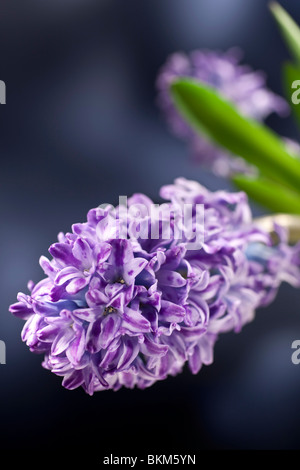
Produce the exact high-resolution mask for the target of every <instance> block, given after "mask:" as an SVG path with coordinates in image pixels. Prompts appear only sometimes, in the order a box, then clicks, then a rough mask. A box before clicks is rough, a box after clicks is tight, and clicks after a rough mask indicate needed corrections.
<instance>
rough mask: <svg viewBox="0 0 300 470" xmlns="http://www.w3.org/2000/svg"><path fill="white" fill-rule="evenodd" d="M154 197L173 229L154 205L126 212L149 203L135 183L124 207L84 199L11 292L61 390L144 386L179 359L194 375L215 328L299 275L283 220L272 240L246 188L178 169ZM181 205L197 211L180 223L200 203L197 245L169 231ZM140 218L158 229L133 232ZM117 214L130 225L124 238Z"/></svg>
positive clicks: (247, 316)
mask: <svg viewBox="0 0 300 470" xmlns="http://www.w3.org/2000/svg"><path fill="white" fill-rule="evenodd" d="M160 196H161V197H162V198H164V199H165V200H167V201H168V202H167V203H166V207H167V208H169V209H170V214H171V219H170V232H169V238H166V237H165V236H163V235H164V234H163V230H162V227H163V224H162V216H161V214H160V215H159V212H158V211H157V212H155V210H154V211H152V213H151V217H150V211H148V212H147V211H144V212H143V211H142V210H141V211H140V213H137V212H134V211H131V212H130V209H132V208H135V207H136V206H137V205H138V207H143V208H145V209H150V208H151V207H153V203H152V201H151V200H150V199H149V198H147V197H146V196H144V195H142V194H135V195H134V196H132V197H131V198H130V199H129V200H128V205H127V207H125V206H122V207H121V206H120V207H118V208H116V209H117V210H113V208H112V207H110V206H107V207H106V208H101V207H99V208H95V209H92V210H90V211H89V212H88V214H87V221H86V222H84V223H78V224H74V225H73V226H72V231H71V232H70V233H66V234H60V235H59V240H58V243H54V244H53V245H51V247H50V249H49V252H50V255H51V257H52V259H51V260H49V259H47V258H46V257H41V259H40V264H41V267H42V268H43V270H44V272H45V275H46V277H45V278H44V279H43V280H41V281H40V282H38V283H37V284H36V285H34V284H33V282H30V283H29V290H30V291H31V292H30V294H29V295H25V294H23V293H20V294H18V302H17V303H15V304H14V305H11V306H10V311H11V312H12V313H13V314H14V315H16V316H17V317H20V318H22V319H23V320H26V323H25V325H24V327H23V330H22V340H23V341H25V342H26V344H27V345H28V347H29V348H30V350H31V351H32V352H36V353H42V354H44V361H43V366H44V367H45V368H46V369H49V370H51V371H52V372H53V373H55V374H56V375H58V376H62V377H63V381H62V384H63V386H64V387H66V388H68V389H75V388H77V387H80V386H82V387H83V389H84V390H85V391H86V392H87V393H89V394H90V395H92V394H93V393H94V392H95V391H99V390H106V389H113V390H118V389H119V388H120V387H122V386H125V387H129V388H133V387H135V386H137V387H139V388H142V389H143V388H145V387H149V386H150V385H152V384H154V383H155V382H156V381H158V380H163V379H165V378H166V377H167V376H169V375H176V374H178V373H179V372H181V371H182V369H183V367H184V365H185V364H186V363H188V365H189V368H190V370H191V371H192V373H194V374H196V373H197V372H198V371H199V370H200V369H201V366H202V365H203V364H205V365H208V364H211V363H212V362H213V350H214V344H215V342H216V340H217V339H218V337H219V335H220V334H221V333H224V332H227V331H231V330H233V331H236V332H239V331H240V330H241V328H242V327H243V326H244V325H245V324H246V323H248V322H249V321H251V320H252V319H253V318H254V315H255V311H256V309H257V308H258V307H261V306H264V305H267V304H268V303H270V302H271V301H272V300H273V299H274V296H275V294H276V292H277V290H278V288H279V286H280V284H281V283H282V282H283V281H285V282H288V283H290V284H291V285H294V286H299V285H300V274H299V265H300V261H299V253H300V246H298V245H297V246H294V247H290V246H288V244H287V242H286V240H285V238H284V236H285V235H284V232H283V231H282V230H281V229H279V228H278V238H279V240H280V242H279V243H277V244H276V245H274V244H272V241H271V237H270V236H269V235H268V234H267V233H266V232H265V231H263V230H261V229H260V228H258V227H256V226H255V224H254V222H253V220H252V216H251V211H250V209H249V206H248V201H247V197H246V195H245V194H244V193H242V192H237V193H228V192H225V191H217V192H210V191H208V190H207V189H206V188H204V187H203V186H201V185H200V184H198V183H196V182H194V181H188V180H185V179H183V178H180V179H178V180H176V181H175V184H173V185H169V186H164V187H163V188H162V189H161V193H160ZM187 204H189V205H191V206H192V208H193V211H191V213H190V220H185V224H186V225H188V224H189V223H192V224H194V222H195V220H194V219H195V209H196V207H197V205H198V204H202V205H204V215H205V224H204V227H203V231H204V238H203V243H202V245H201V247H199V248H198V249H190V248H189V244H188V243H187V241H188V240H187V238H186V232H185V231H184V230H183V232H182V236H181V238H180V237H176V236H175V233H176V230H175V229H176V224H177V223H178V218H177V216H178V211H179V209H180V208H183V207H184V206H185V205H187ZM125 209H126V210H125ZM127 209H128V210H127ZM147 214H148V215H147ZM153 214H154V216H153ZM153 219H154V220H153ZM142 222H143V223H145V222H146V225H145V224H144V226H146V228H148V229H149V232H148V235H149V234H151V233H152V232H150V226H151V224H153V223H154V226H155V227H156V228H157V227H158V232H157V234H158V236H155V237H153V238H151V237H150V236H148V237H147V236H145V233H143V234H142V233H141V232H140V233H139V232H134V230H133V228H135V229H136V228H137V226H138V225H139V224H140V225H141V224H142ZM113 223H116V226H117V227H118V229H119V230H120V229H124V227H125V228H126V229H127V232H126V233H127V237H126V238H125V237H124V238H121V237H118V236H117V235H118V234H119V233H120V232H118V233H117V231H116V230H115V226H114V224H113ZM122 233H124V230H123V232H122ZM136 233H138V235H137V236H136Z"/></svg>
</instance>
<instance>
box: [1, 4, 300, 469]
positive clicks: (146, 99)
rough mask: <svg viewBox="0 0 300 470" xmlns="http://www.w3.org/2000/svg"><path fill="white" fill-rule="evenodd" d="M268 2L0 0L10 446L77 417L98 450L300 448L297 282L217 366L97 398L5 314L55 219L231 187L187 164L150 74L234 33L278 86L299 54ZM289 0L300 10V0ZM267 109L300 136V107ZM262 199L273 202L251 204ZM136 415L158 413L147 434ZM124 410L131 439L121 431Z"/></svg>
mask: <svg viewBox="0 0 300 470" xmlns="http://www.w3.org/2000/svg"><path fill="white" fill-rule="evenodd" d="M267 4H268V0H244V1H243V2H241V1H240V0H222V1H221V0H214V1H211V0H202V1H201V2H199V1H198V0H184V1H183V0H164V2H161V1H160V0H152V1H151V2H150V1H145V2H140V1H138V0H131V1H126V2H124V1H122V0H106V1H102V2H99V1H96V0H89V1H88V2H87V1H86V2H83V1H81V2H80V1H79V0H77V1H76V2H70V1H68V2H58V1H56V2H50V0H49V1H48V2H42V3H41V2H37V1H36V0H29V1H28V2H23V1H21V0H16V1H15V2H9V1H8V0H4V1H3V2H2V4H1V17H0V57H1V61H0V79H1V80H4V81H5V83H6V85H7V104H6V105H5V106H1V108H0V110H1V112H0V121H1V126H0V148H1V172H0V191H1V199H0V201H1V202H0V210H1V221H2V224H1V230H0V241H1V247H2V248H1V255H0V256H1V266H2V267H3V269H2V277H1V299H2V302H3V309H2V313H1V316H0V339H1V340H4V341H5V342H6V345H7V364H6V365H5V366H0V376H1V389H0V399H1V403H2V405H3V406H1V407H0V419H1V424H2V426H1V434H0V436H1V441H0V447H1V448H3V449H4V448H6V449H13V450H18V449H25V448H26V449H27V450H28V449H32V448H36V447H38V446H41V447H43V446H44V443H45V442H47V441H50V440H51V439H52V438H53V435H55V436H56V439H57V440H58V441H61V442H64V445H66V446H67V445H69V446H70V445H74V442H77V439H78V429H80V430H84V432H82V433H81V437H80V442H81V449H82V450H88V451H89V456H90V458H91V459H93V460H94V461H95V462H97V463H98V462H99V458H100V454H101V453H102V449H105V452H107V453H108V454H109V451H115V452H116V448H118V451H119V452H121V451H122V449H123V450H125V451H126V454H124V455H128V454H131V455H134V452H135V451H134V446H135V447H136V442H139V450H140V451H141V452H145V453H147V452H149V451H151V452H155V450H158V449H161V450H163V451H164V452H166V451H167V450H168V451H172V450H175V449H176V453H178V452H184V451H190V452H192V453H194V452H197V451H199V450H201V449H219V448H234V449H238V448H292V447H296V448H297V447H298V446H299V416H300V404H299V399H298V395H299V387H300V374H299V369H298V368H297V366H295V365H293V364H292V362H291V349H290V346H291V343H292V341H293V340H294V339H298V331H299V292H298V291H297V290H296V289H293V288H292V287H290V286H288V285H285V286H282V288H281V289H280V291H279V295H278V296H277V299H276V303H273V304H272V305H271V306H270V307H268V308H265V309H264V310H261V311H260V312H259V315H257V318H256V320H255V322H252V323H251V324H250V325H248V326H247V327H245V328H244V329H243V331H242V333H241V334H238V335H235V334H231V333H228V335H224V337H223V338H222V341H219V342H218V343H217V345H216V349H215V363H214V364H213V365H212V366H210V367H207V368H204V369H203V371H201V374H199V375H198V376H193V375H192V374H190V373H189V372H185V371H184V372H183V374H182V375H179V376H177V377H174V378H173V377H171V378H169V379H168V380H166V381H163V382H160V383H157V384H156V385H154V386H153V387H150V388H149V389H147V390H144V391H139V390H123V389H122V390H119V392H118V393H116V394H114V393H113V392H107V393H104V394H102V393H101V394H95V396H94V397H92V399H90V397H87V396H85V394H84V393H83V392H82V391H81V390H75V391H73V392H72V393H70V392H69V391H67V390H64V389H63V388H62V387H61V386H60V379H59V378H57V377H55V376H54V375H52V374H49V373H48V371H45V370H43V369H42V368H41V367H40V357H39V356H34V355H33V354H31V353H30V352H29V351H28V350H27V347H26V345H24V344H23V343H22V342H21V340H20V332H21V329H22V326H23V325H22V322H21V321H19V320H18V319H15V318H13V317H12V315H11V314H10V313H9V312H8V305H9V304H11V303H13V302H14V301H15V294H16V291H22V290H23V289H24V286H25V285H26V283H27V280H28V278H31V279H33V280H34V282H37V281H38V280H39V279H40V278H41V275H42V272H41V269H40V267H39V266H38V263H37V262H36V260H37V259H38V258H39V256H40V254H41V253H44V254H45V255H47V247H48V246H49V245H50V244H51V243H52V242H53V240H54V239H55V238H56V235H57V233H58V231H60V230H62V231H64V232H66V231H69V230H70V227H71V225H72V224H73V223H74V221H83V220H84V219H85V215H86V212H87V210H88V209H89V208H90V207H95V206H97V205H98V204H101V203H104V202H110V203H112V204H114V205H115V204H116V203H117V200H118V196H119V195H122V194H125V195H128V196H129V195H130V194H132V193H134V192H143V193H145V194H147V195H148V196H149V197H151V198H152V199H154V200H155V199H156V197H157V196H156V195H157V194H158V190H159V188H160V187H161V186H162V185H164V184H168V183H171V182H172V181H173V180H174V179H175V178H176V177H178V176H184V177H186V178H191V179H197V180H199V181H200V182H201V183H202V184H204V185H205V186H207V187H208V188H209V189H211V190H216V189H232V187H231V184H230V182H229V181H227V180H224V179H222V178H219V177H217V176H216V175H213V174H212V173H211V172H210V171H207V170H205V169H203V168H200V167H199V166H198V165H196V164H194V163H193V162H191V161H190V160H189V158H188V155H189V153H188V149H187V147H186V144H185V143H184V142H182V141H180V139H177V138H176V137H174V136H173V135H171V134H170V132H169V130H168V128H167V126H166V124H165V120H164V118H163V117H162V115H161V112H160V110H159V109H158V107H157V103H156V94H157V91H156V86H155V81H156V77H157V74H158V71H159V69H160V67H161V66H162V65H163V64H164V63H165V61H166V59H167V57H168V56H170V54H172V53H173V52H174V51H178V50H181V51H183V52H184V53H187V54H188V53H189V51H192V50H195V49H209V50H222V51H224V52H225V51H226V50H228V49H229V48H231V47H232V46H239V47H240V48H241V49H242V50H243V51H244V59H243V61H244V63H246V64H249V65H250V66H251V67H252V68H253V70H263V71H265V73H266V75H267V77H268V87H269V88H270V89H271V90H272V91H274V93H276V94H281V93H282V86H281V63H282V62H283V61H284V60H286V59H287V57H288V54H287V52H286V48H285V47H284V45H283V43H282V40H281V38H280V36H279V34H278V30H277V27H276V25H275V24H274V21H273V19H272V18H271V16H270V13H269V11H268V7H267ZM285 6H286V8H287V9H289V11H290V13H291V14H292V15H293V16H294V18H295V19H298V20H299V19H300V5H299V4H298V3H297V2H294V1H292V0H287V1H286V2H285ZM266 121H267V122H268V124H269V125H270V126H271V127H272V128H274V129H275V130H276V131H278V133H279V134H280V135H284V136H286V137H288V138H291V139H296V140H297V139H298V134H297V131H296V128H295V125H294V124H293V122H292V121H291V119H290V118H286V119H281V118H280V117H278V116H277V115H276V114H272V115H270V116H269V117H268V118H267V119H266ZM298 140H299V139H298ZM157 202H160V201H157ZM253 211H254V214H255V215H260V214H261V213H262V210H261V208H258V207H257V206H255V205H253ZM158 416H159V420H158ZM133 417H134V419H133ZM138 419H140V420H141V419H145V421H146V422H147V424H146V425H145V426H143V442H142V443H141V441H140V436H141V431H140V426H137V425H136V422H137V420H138ZM45 423H46V425H45ZM66 423H67V424H66ZM99 423H105V425H103V426H102V425H101V426H99ZM116 423H118V426H119V425H120V427H121V428H122V429H123V428H125V429H126V435H128V439H127V437H124V434H123V433H116ZM158 423H159V425H158ZM66 426H67V428H68V429H67V431H66ZM41 430H43V432H41ZM86 430H88V431H89V432H86ZM182 430H184V432H183V431H182ZM20 436H22V438H20ZM153 436H155V438H154V437H153ZM129 438H130V440H129ZM100 443H101V446H100ZM132 443H134V446H133V444H132ZM149 443H151V446H150V447H151V449H150V448H149ZM100 447H101V449H100ZM93 449H96V450H93ZM1 450H2V449H1Z"/></svg>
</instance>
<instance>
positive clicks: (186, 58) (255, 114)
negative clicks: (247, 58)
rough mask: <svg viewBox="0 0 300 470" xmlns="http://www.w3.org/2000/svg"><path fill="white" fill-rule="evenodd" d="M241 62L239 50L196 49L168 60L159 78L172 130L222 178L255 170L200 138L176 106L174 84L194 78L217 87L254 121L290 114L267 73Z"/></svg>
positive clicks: (160, 98)
mask: <svg viewBox="0 0 300 470" xmlns="http://www.w3.org/2000/svg"><path fill="white" fill-rule="evenodd" d="M240 59H241V52H240V51H239V50H238V49H236V48H235V49H230V50H229V51H227V52H223V53H222V52H215V51H206V50H195V51H193V52H191V53H190V54H184V53H179V52H178V53H174V54H172V55H171V56H170V57H169V58H168V59H167V61H166V63H165V64H164V65H163V66H162V67H161V70H160V72H159V75H158V78H157V89H158V97H157V102H158V105H159V106H160V108H161V109H162V111H163V113H164V115H165V117H166V119H167V122H168V124H169V126H170V128H171V130H172V131H173V132H174V133H175V134H176V135H177V136H179V137H181V138H183V139H184V140H186V141H187V142H188V143H189V144H190V147H191V154H192V156H193V159H194V160H195V161H196V162H199V163H201V164H203V165H205V166H207V167H209V168H211V169H212V170H213V171H214V173H215V174H217V175H219V176H229V175H231V174H233V173H237V172H242V173H244V172H248V173H249V172H250V173H251V172H253V171H254V170H253V169H252V168H250V166H249V165H246V163H245V161H244V160H243V159H242V158H240V157H238V156H236V157H235V158H233V156H232V155H230V154H229V153H227V152H226V151H224V150H223V149H221V148H219V147H218V146H216V145H215V144H213V143H211V142H209V141H208V140H207V139H206V138H204V136H199V134H197V133H196V132H195V131H194V130H193V129H192V128H191V127H190V126H189V124H188V123H187V122H185V120H184V119H183V118H182V117H181V115H180V114H179V113H178V111H177V110H176V108H175V106H174V104H173V101H172V98H171V95H170V85H171V84H172V82H173V81H174V80H176V79H178V78H180V77H191V78H193V79H196V80H200V81H202V82H205V83H207V84H209V85H211V86H213V87H214V88H216V89H217V90H218V91H219V92H220V93H221V94H222V95H224V97H226V98H227V99H229V100H230V101H232V102H233V103H234V104H235V105H236V106H237V108H238V109H239V111H240V112H242V113H243V114H244V115H245V116H248V117H250V118H253V119H256V120H260V121H261V120H263V119H265V118H266V117H267V116H269V114H271V113H273V112H275V113H278V114H279V115H282V116H285V115H287V113H288V111H289V106H288V104H287V103H286V101H285V100H284V99H283V98H282V97H280V96H278V95H276V94H275V93H273V92H271V91H270V90H268V89H267V88H266V79H265V76H264V74H263V73H262V72H260V71H253V70H252V69H251V68H250V67H249V66H245V65H241V64H240Z"/></svg>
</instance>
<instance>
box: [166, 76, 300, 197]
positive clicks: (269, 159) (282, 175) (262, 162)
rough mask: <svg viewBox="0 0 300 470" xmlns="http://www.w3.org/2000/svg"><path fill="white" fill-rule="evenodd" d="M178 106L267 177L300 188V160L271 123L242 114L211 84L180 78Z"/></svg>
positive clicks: (202, 129)
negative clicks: (265, 123)
mask: <svg viewBox="0 0 300 470" xmlns="http://www.w3.org/2000/svg"><path fill="white" fill-rule="evenodd" d="M171 93H172V96H173V99H174V103H175V106H176V107H177V108H178V110H179V112H181V113H182V115H183V117H184V118H185V119H186V120H187V121H188V122H189V123H190V124H191V126H192V127H194V128H195V130H196V131H198V132H200V133H203V132H204V133H205V134H206V136H207V137H209V138H210V140H212V141H214V142H216V143H217V144H219V145H220V146H222V147H225V148H226V149H227V150H229V151H230V152H232V153H233V154H235V155H238V156H241V157H243V158H244V159H245V160H246V161H248V162H249V163H251V164H252V165H255V166H256V167H257V168H258V169H259V170H260V172H261V174H262V175H263V176H265V177H266V178H267V179H271V180H274V181H277V182H279V183H281V184H283V185H285V186H287V187H289V188H291V189H293V190H295V191H297V192H300V161H299V160H297V159H296V158H295V157H293V156H292V155H291V154H290V153H288V151H287V149H286V145H285V144H284V142H283V141H282V140H281V139H280V138H279V137H278V136H277V134H275V133H274V132H273V131H271V130H270V129H269V128H268V127H267V126H264V125H263V124H260V123H258V122H256V121H254V120H251V119H249V118H246V117H244V116H242V115H241V114H239V112H238V111H237V109H236V108H235V106H234V105H233V104H232V103H229V101H227V100H226V99H225V98H223V97H221V96H220V95H219V94H218V93H217V91H216V90H214V89H213V88H211V87H210V86H208V85H207V84H204V83H201V82H198V81H195V80H191V79H187V78H186V79H180V80H177V81H176V82H174V83H173V84H172V86H171Z"/></svg>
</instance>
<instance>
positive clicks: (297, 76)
mask: <svg viewBox="0 0 300 470" xmlns="http://www.w3.org/2000/svg"><path fill="white" fill-rule="evenodd" d="M283 81H284V91H285V95H286V97H287V99H288V101H289V103H290V106H291V108H292V111H293V114H294V116H295V118H296V120H297V123H298V124H299V126H300V65H299V66H297V65H293V64H291V63H287V64H284V65H283ZM297 82H298V83H297Z"/></svg>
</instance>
